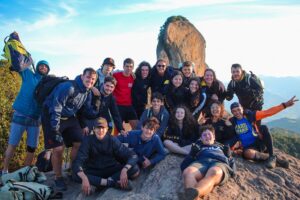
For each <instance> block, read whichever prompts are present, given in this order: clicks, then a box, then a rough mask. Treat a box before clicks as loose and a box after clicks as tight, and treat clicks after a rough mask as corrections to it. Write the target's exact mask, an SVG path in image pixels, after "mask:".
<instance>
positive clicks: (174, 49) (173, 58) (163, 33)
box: [156, 16, 206, 76]
mask: <svg viewBox="0 0 300 200" xmlns="http://www.w3.org/2000/svg"><path fill="white" fill-rule="evenodd" d="M156 55H157V58H164V59H166V60H168V62H169V63H170V65H172V66H173V67H178V64H179V63H183V62H184V61H187V60H189V61H192V62H194V63H195V72H196V73H197V74H198V75H200V76H202V75H203V73H204V70H205V69H206V64H205V39H204V37H203V36H202V35H201V33H200V32H199V31H198V30H197V29H196V28H195V27H194V25H193V24H191V23H190V22H189V21H188V20H187V19H186V18H184V17H181V16H173V17H169V18H168V19H167V20H166V22H165V24H164V25H163V26H162V27H161V30H160V34H159V37H158V44H157V48H156Z"/></svg>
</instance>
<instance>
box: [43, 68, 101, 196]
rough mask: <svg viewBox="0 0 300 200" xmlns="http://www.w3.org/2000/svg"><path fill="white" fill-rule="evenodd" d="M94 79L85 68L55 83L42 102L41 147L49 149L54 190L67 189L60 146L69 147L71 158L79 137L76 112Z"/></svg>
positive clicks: (62, 149) (89, 69) (79, 128)
mask: <svg viewBox="0 0 300 200" xmlns="http://www.w3.org/2000/svg"><path fill="white" fill-rule="evenodd" d="M96 79H97V73H96V71H95V70H94V69H93V68H86V69H84V71H83V74H82V75H79V76H77V77H76V78H75V80H74V81H65V82H63V83H60V84H58V85H57V86H56V87H55V88H54V89H53V90H52V92H51V93H50V95H49V96H47V97H46V100H45V102H44V104H43V112H42V125H43V132H44V143H45V149H47V150H52V152H53V154H52V159H51V161H52V166H53V171H54V174H55V180H54V181H55V186H56V189H57V190H61V191H64V190H67V185H66V183H65V181H64V178H63V176H62V161H63V152H64V147H65V146H66V147H72V150H71V154H70V157H71V161H73V160H74V159H75V157H76V154H77V151H78V149H79V146H80V143H81V141H82V138H83V131H82V129H81V127H80V124H79V120H78V118H77V113H78V111H79V110H80V108H81V107H82V106H83V105H84V102H85V100H86V98H87V96H88V94H89V92H90V91H91V88H92V87H93V86H94V84H95V82H96Z"/></svg>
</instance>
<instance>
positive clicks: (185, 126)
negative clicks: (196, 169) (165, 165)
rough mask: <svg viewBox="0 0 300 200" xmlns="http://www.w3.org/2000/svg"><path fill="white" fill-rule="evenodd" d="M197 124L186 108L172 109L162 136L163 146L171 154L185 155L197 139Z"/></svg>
mask: <svg viewBox="0 0 300 200" xmlns="http://www.w3.org/2000/svg"><path fill="white" fill-rule="evenodd" d="M197 132H198V131H197V122H196V120H195V119H194V117H193V116H192V114H191V112H190V111H189V110H188V109H187V107H185V106H182V105H179V106H178V107H176V108H175V109H174V112H173V113H172V115H171V117H170V120H169V126H168V129H167V130H166V132H165V134H164V145H165V147H166V148H167V149H168V150H169V151H170V152H173V153H177V154H181V155H187V154H188V153H189V151H190V149H191V144H192V143H193V142H195V141H196V140H197V139H198V135H197Z"/></svg>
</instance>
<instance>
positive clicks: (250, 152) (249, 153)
mask: <svg viewBox="0 0 300 200" xmlns="http://www.w3.org/2000/svg"><path fill="white" fill-rule="evenodd" d="M243 155H244V158H246V159H249V160H267V159H268V158H269V154H266V153H262V152H259V151H256V150H254V149H247V150H245V151H244V152H243Z"/></svg>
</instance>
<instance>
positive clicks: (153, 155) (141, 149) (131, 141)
mask: <svg viewBox="0 0 300 200" xmlns="http://www.w3.org/2000/svg"><path fill="white" fill-rule="evenodd" d="M141 135H142V131H141V130H135V131H130V132H129V133H128V135H127V136H123V135H119V136H118V139H119V140H120V141H121V142H122V143H128V147H129V148H133V150H134V152H135V153H136V154H137V155H138V157H139V161H138V163H139V164H142V163H143V161H144V156H145V157H147V158H148V159H149V160H150V162H151V165H155V164H156V163H158V162H160V161H161V160H163V159H164V158H165V156H166V153H165V150H164V147H163V144H162V141H161V140H160V138H159V136H158V135H156V134H154V135H153V136H152V138H151V140H149V141H143V140H142V138H141Z"/></svg>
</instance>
